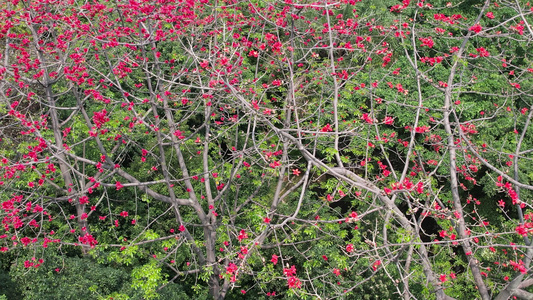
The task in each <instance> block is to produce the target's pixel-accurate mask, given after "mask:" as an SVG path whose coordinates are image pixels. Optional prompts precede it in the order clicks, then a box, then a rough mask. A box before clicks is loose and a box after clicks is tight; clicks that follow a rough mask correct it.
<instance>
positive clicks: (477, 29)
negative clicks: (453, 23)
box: [469, 23, 483, 33]
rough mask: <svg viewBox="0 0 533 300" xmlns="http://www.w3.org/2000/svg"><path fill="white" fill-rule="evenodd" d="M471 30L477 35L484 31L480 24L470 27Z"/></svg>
mask: <svg viewBox="0 0 533 300" xmlns="http://www.w3.org/2000/svg"><path fill="white" fill-rule="evenodd" d="M469 30H470V31H474V32H475V33H479V32H480V31H481V30H483V27H481V25H479V23H478V24H476V25H474V26H472V27H470V29H469Z"/></svg>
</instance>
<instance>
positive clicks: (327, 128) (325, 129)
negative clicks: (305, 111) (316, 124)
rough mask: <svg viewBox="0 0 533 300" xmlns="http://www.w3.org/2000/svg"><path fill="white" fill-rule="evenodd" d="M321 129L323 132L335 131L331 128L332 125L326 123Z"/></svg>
mask: <svg viewBox="0 0 533 300" xmlns="http://www.w3.org/2000/svg"><path fill="white" fill-rule="evenodd" d="M320 131H322V132H328V131H333V128H331V125H329V123H328V124H326V126H324V127H322V129H320Z"/></svg>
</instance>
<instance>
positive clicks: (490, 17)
mask: <svg viewBox="0 0 533 300" xmlns="http://www.w3.org/2000/svg"><path fill="white" fill-rule="evenodd" d="M485 16H486V17H487V18H489V19H494V14H493V13H492V12H491V11H489V12H488V13H487V14H485Z"/></svg>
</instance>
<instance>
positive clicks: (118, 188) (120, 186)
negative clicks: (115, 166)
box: [115, 181, 124, 191]
mask: <svg viewBox="0 0 533 300" xmlns="http://www.w3.org/2000/svg"><path fill="white" fill-rule="evenodd" d="M115 186H116V187H117V191H118V190H120V189H121V188H123V187H124V186H123V185H122V183H120V182H119V181H117V182H116V183H115Z"/></svg>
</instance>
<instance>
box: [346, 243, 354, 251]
mask: <svg viewBox="0 0 533 300" xmlns="http://www.w3.org/2000/svg"><path fill="white" fill-rule="evenodd" d="M353 250H354V248H353V244H348V245H346V252H348V253H352V252H353Z"/></svg>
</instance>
